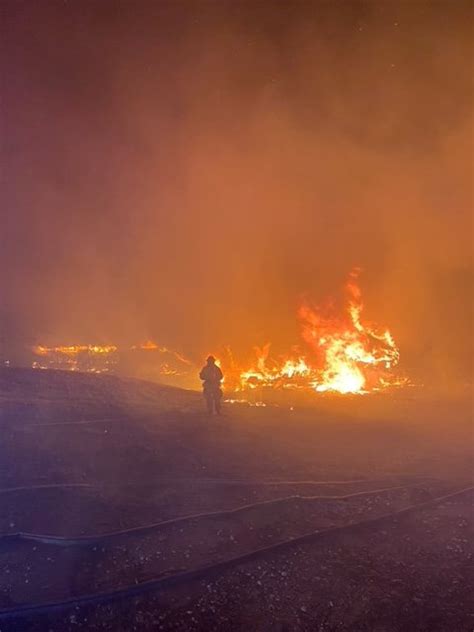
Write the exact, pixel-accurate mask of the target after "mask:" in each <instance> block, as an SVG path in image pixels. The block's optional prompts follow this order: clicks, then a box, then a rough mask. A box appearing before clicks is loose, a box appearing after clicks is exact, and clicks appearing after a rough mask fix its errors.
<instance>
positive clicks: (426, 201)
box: [0, 0, 473, 374]
mask: <svg viewBox="0 0 474 632" xmlns="http://www.w3.org/2000/svg"><path fill="white" fill-rule="evenodd" d="M472 18H473V11H472V3H471V2H470V1H468V2H462V1H461V0H458V1H456V2H451V1H450V0H445V1H441V2H439V1H417V0H411V1H409V2H408V1H389V0H383V1H382V0H379V1H376V2H367V1H364V2H357V1H356V2H351V1H349V0H345V1H341V2H322V1H316V0H315V1H313V2H307V1H306V2H294V1H292V2H276V1H272V2H269V1H262V2H258V3H256V2H238V1H220V2H217V1H216V2H210V1H204V0H201V1H194V2H184V1H181V2H180V1H178V2H175V1H170V2H164V1H152V0H137V1H136V2H129V1H118V2H112V1H107V0H105V1H104V0H100V1H99V0H96V1H93V0H89V1H86V0H83V1H81V0H68V1H66V0H64V1H63V2H53V1H50V0H44V1H43V2H36V1H33V0H31V1H29V0H26V1H22V2H20V1H18V0H4V1H3V2H2V5H1V8H0V19H1V30H2V33H1V43H0V46H1V79H2V103H1V121H0V123H1V138H2V141H1V169H2V187H1V188H2V226H1V254H0V257H1V259H0V266H1V299H0V300H1V306H0V309H1V326H2V329H3V331H2V335H3V337H4V339H5V338H6V339H8V340H16V341H18V342H19V343H21V342H22V341H26V342H27V343H28V344H29V343H30V342H43V341H44V342H45V343H46V344H68V343H75V342H98V343H101V342H102V343H107V342H109V343H110V342H112V343H135V342H137V341H140V340H144V339H147V338H152V339H155V340H156V341H158V342H159V343H161V344H166V345H170V346H173V347H175V348H178V349H179V350H180V351H183V352H185V353H188V354H190V355H191V356H194V357H199V356H200V355H201V354H204V353H207V351H209V350H215V349H218V348H220V346H221V345H223V344H231V345H232V346H233V347H234V348H237V349H245V350H247V349H249V348H251V347H252V345H254V344H262V343H265V342H268V341H272V342H273V343H274V344H275V345H277V346H278V345H281V346H283V345H286V344H292V343H295V342H298V339H299V333H298V331H299V328H298V324H297V321H296V310H297V307H298V304H299V302H300V300H301V297H302V296H303V295H305V294H306V295H309V296H311V297H313V298H314V299H315V300H316V301H317V300H319V299H320V298H322V297H324V296H326V295H327V294H330V293H333V292H337V291H338V289H339V287H340V286H341V285H342V284H343V282H344V280H345V277H346V275H347V273H348V272H349V271H350V269H351V268H352V267H353V266H355V265H358V266H361V267H362V268H363V269H364V273H363V275H362V277H361V285H362V289H363V291H364V296H365V299H366V304H367V307H366V313H367V316H368V317H369V318H370V319H371V320H372V321H376V322H377V321H378V322H380V323H381V324H384V325H387V326H388V327H389V328H390V329H391V331H392V332H393V334H394V336H395V339H396V340H397V341H398V342H399V343H400V346H401V351H402V359H403V354H405V358H407V359H408V360H407V362H408V364H409V365H414V364H417V363H418V364H421V365H425V366H426V367H430V368H436V370H437V371H438V372H440V374H443V373H444V372H446V371H448V370H449V371H450V372H452V370H453V369H455V370H459V368H460V367H461V368H462V369H463V370H464V369H465V367H466V366H468V362H469V361H468V359H467V358H468V351H466V349H467V350H468V349H469V344H470V340H471V339H472V338H471V336H472V324H471V318H472V314H470V312H469V310H470V308H471V301H472V294H471V291H472V286H471V282H472V219H471V217H472V216H471V212H472V184H471V175H472V123H473V111H472V76H473V47H472V43H471V37H472V30H471V29H472ZM466 363H467V364H466Z"/></svg>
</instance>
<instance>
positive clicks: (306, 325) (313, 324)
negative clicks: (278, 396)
mask: <svg viewBox="0 0 474 632" xmlns="http://www.w3.org/2000/svg"><path fill="white" fill-rule="evenodd" d="M358 275H359V270H358V269H355V270H353V271H352V272H351V274H350V276H349V280H348V282H347V284H346V286H345V294H346V303H345V306H344V308H343V310H342V311H341V313H337V311H336V309H335V307H334V304H333V303H332V302H329V303H328V304H326V306H325V307H315V306H312V305H310V304H309V303H305V304H303V305H302V306H301V307H300V309H299V311H298V315H299V318H300V321H301V324H302V337H303V340H304V341H305V343H306V345H307V347H308V349H309V353H306V354H293V355H292V356H288V357H281V358H279V359H278V360H271V359H270V356H269V351H270V345H268V344H267V345H265V346H264V347H261V348H256V349H255V351H256V361H255V363H254V364H253V365H252V366H251V367H250V368H249V369H245V370H242V371H240V374H239V375H238V376H236V375H235V372H234V371H232V373H233V378H234V388H235V390H248V389H255V388H258V387H280V388H312V389H314V390H316V391H318V392H326V391H334V392H339V393H366V392H369V391H377V390H381V389H383V388H387V387H388V386H395V385H396V386H400V385H402V384H405V383H406V382H407V380H406V379H404V378H400V377H399V376H396V375H395V374H394V373H393V367H394V366H395V365H396V364H398V361H399V358H400V354H399V351H398V349H397V347H396V345H395V342H394V340H393V337H392V335H391V333H390V332H389V331H388V329H381V328H379V327H376V326H374V325H372V324H370V323H368V322H365V321H364V320H363V318H362V312H363V303H362V294H361V290H360V288H359V285H358V283H357V278H358ZM233 363H234V365H235V361H234V360H233Z"/></svg>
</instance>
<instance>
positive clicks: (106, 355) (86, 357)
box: [32, 340, 192, 377]
mask: <svg viewBox="0 0 474 632" xmlns="http://www.w3.org/2000/svg"><path fill="white" fill-rule="evenodd" d="M33 353H34V354H35V356H37V357H38V360H35V361H34V362H33V363H32V367H33V368H34V369H59V370H67V371H83V372H87V373H114V372H116V371H117V370H118V369H119V368H120V367H123V365H125V366H126V367H128V368H129V369H132V372H133V373H135V372H136V371H135V369H136V366H135V365H136V364H137V363H138V364H142V365H148V364H151V365H152V366H153V367H154V368H155V369H156V371H157V372H158V374H159V375H160V376H165V377H170V376H171V377H179V376H182V375H187V374H188V373H189V372H190V370H189V367H190V366H192V363H191V362H190V361H189V360H188V359H187V358H185V357H184V356H182V355H181V354H179V353H177V352H175V351H171V350H170V349H168V348H166V347H161V346H159V345H158V344H156V343H155V342H153V341H152V340H147V341H145V342H143V343H141V344H138V345H133V346H131V347H125V348H119V347H118V346H116V345H91V344H89V345H69V346H57V347H46V346H43V345H37V346H35V347H33ZM144 356H147V358H145V357H144Z"/></svg>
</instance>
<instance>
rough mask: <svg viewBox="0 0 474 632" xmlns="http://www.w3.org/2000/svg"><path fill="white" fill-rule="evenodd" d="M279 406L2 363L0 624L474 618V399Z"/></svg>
mask: <svg viewBox="0 0 474 632" xmlns="http://www.w3.org/2000/svg"><path fill="white" fill-rule="evenodd" d="M293 403H294V402H293ZM290 405H291V402H288V404H287V405H285V403H284V402H282V401H280V402H279V405H278V406H267V407H249V406H246V405H242V404H233V405H231V404H227V406H226V411H225V412H226V414H225V416H223V417H222V418H209V417H207V416H206V415H204V414H203V412H202V408H203V406H202V401H201V397H200V396H199V395H198V394H196V393H192V392H187V391H180V390H178V389H172V388H168V387H160V386H157V385H153V384H149V383H146V382H139V381H133V380H121V379H118V378H114V377H108V376H107V377H104V376H91V375H80V374H69V373H59V372H49V371H45V372H43V371H29V370H19V369H18V370H16V369H1V370H0V428H1V441H0V507H1V511H0V534H1V537H0V568H1V574H0V632H6V631H9V630H15V631H29V630H31V631H38V632H39V631H54V632H63V631H68V630H81V629H83V630H110V631H114V632H115V631H126V630H137V631H140V632H141V631H148V630H176V631H178V630H179V631H188V630H189V631H193V630H200V631H211V630H219V631H221V630H223V631H227V630H229V631H233V630H239V631H240V630H245V631H259V632H260V631H267V630H268V631H270V630H272V631H273V630H274V631H281V632H283V631H284V630H287V631H292V630H308V631H321V632H324V631H336V630H337V631H339V630H341V631H342V630H351V631H361V632H362V631H367V632H395V631H398V632H402V631H403V632H407V631H415V632H416V631H420V632H421V631H426V632H438V631H439V632H441V631H450V632H463V631H466V632H468V631H469V632H471V631H472V630H473V629H474V615H473V608H472V606H473V600H472V597H471V593H472V588H473V585H474V584H473V577H472V574H471V573H472V549H471V547H472V500H473V493H472V490H471V489H470V486H471V485H472V480H471V472H472V469H471V465H472V463H471V457H472V443H471V440H472V426H471V419H470V406H469V401H468V400H467V399H464V398H462V397H458V398H456V399H451V400H448V399H446V398H444V399H443V400H441V399H436V398H434V397H426V396H423V395H422V394H419V393H418V394H416V393H413V392H406V393H403V392H399V393H398V394H397V395H396V396H384V397H379V398H373V397H365V398H364V397H358V398H352V397H349V398H347V397H346V398H327V397H326V398H321V397H317V396H316V395H315V396H314V402H312V403H311V406H308V405H307V402H306V403H305V406H302V405H301V406H299V407H298V406H294V409H291V408H290Z"/></svg>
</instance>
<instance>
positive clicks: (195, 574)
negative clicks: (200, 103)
mask: <svg viewBox="0 0 474 632" xmlns="http://www.w3.org/2000/svg"><path fill="white" fill-rule="evenodd" d="M473 492H474V487H467V488H464V489H461V490H458V491H456V492H452V493H450V494H446V495H443V496H438V497H437V498H433V499H431V500H428V501H426V502H423V503H418V504H415V505H410V506H409V507H405V508H404V509H399V510H397V511H394V512H390V513H386V514H384V515H382V516H378V517H377V518H371V519H367V520H362V521H359V522H355V523H351V524H349V525H345V526H339V527H332V528H329V529H325V530H324V531H311V532H309V533H307V534H304V535H302V536H298V537H295V538H292V539H289V540H284V541H282V542H278V543H276V544H272V545H270V546H266V547H262V548H258V549H254V550H253V551H249V552H248V553H244V554H242V555H237V556H235V557H231V558H228V559H226V560H223V561H221V562H216V563H214V564H209V565H205V566H201V567H198V568H195V569H190V570H186V571H183V572H178V573H175V574H173V575H169V576H166V577H157V578H154V579H150V580H147V581H145V582H142V583H140V584H134V585H132V586H127V587H125V588H120V589H118V590H112V591H108V592H101V593H93V594H90V595H82V596H79V597H71V598H69V599H65V600H61V601H52V602H45V603H39V604H26V605H22V606H17V607H14V608H4V609H0V621H1V620H7V619H11V618H14V617H19V616H23V617H25V616H31V615H41V614H48V613H51V612H55V611H61V610H66V609H68V608H72V607H79V606H88V605H89V606H93V605H99V604H104V603H107V602H113V601H116V600H118V599H127V598H131V597H135V596H138V595H143V594H146V593H148V592H153V591H157V590H165V589H168V588H171V587H173V586H176V585H180V584H185V583H187V582H190V581H195V580H202V579H207V580H209V579H211V578H214V577H216V576H218V575H219V574H221V573H222V572H224V571H226V570H228V569H230V568H233V567H235V566H238V565H240V564H243V563H247V562H252V561H254V560H256V559H258V558H261V557H264V556H266V555H268V554H272V553H274V552H280V551H286V550H289V549H290V548H294V547H296V546H300V545H301V544H307V543H316V542H322V541H326V540H330V539H331V538H333V537H337V536H339V535H341V534H345V533H364V532H366V531H370V530H371V529H372V528H374V527H375V528H378V527H379V526H381V525H382V524H385V523H387V522H390V521H391V520H397V519H399V518H400V519H403V518H405V517H407V516H409V515H411V514H413V513H415V512H417V511H420V510H423V509H426V508H430V507H434V506H437V505H440V504H442V503H444V502H447V501H450V500H453V499H455V498H460V497H461V496H465V495H468V494H472V493H473Z"/></svg>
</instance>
